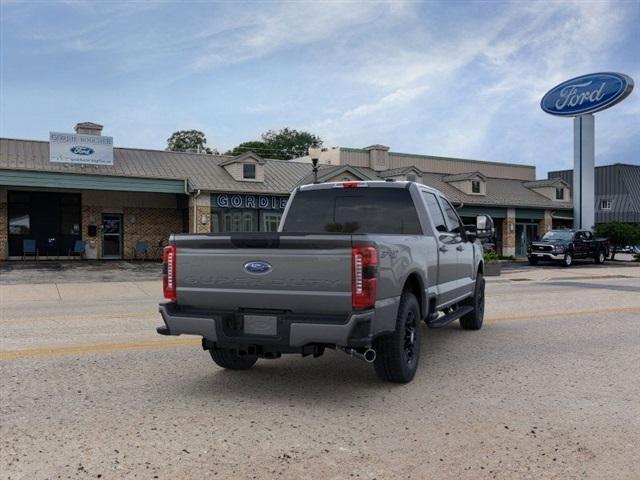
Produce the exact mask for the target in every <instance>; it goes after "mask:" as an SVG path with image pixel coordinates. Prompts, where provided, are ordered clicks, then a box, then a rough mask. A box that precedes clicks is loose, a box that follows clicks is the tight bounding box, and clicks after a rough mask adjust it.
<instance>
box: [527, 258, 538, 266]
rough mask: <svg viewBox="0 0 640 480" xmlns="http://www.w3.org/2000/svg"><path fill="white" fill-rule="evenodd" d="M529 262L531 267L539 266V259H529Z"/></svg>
mask: <svg viewBox="0 0 640 480" xmlns="http://www.w3.org/2000/svg"><path fill="white" fill-rule="evenodd" d="M527 260H529V265H537V264H538V259H537V258H536V257H527Z"/></svg>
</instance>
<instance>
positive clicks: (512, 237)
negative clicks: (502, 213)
mask: <svg viewBox="0 0 640 480" xmlns="http://www.w3.org/2000/svg"><path fill="white" fill-rule="evenodd" d="M502 255H504V256H505V257H509V256H514V257H515V255H516V209H515V208H508V209H507V218H505V219H504V220H503V221H502Z"/></svg>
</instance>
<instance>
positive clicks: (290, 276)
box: [158, 181, 493, 382]
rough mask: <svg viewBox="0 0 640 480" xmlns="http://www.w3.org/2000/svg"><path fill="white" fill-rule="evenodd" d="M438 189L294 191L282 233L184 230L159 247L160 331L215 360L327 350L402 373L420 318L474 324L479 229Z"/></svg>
mask: <svg viewBox="0 0 640 480" xmlns="http://www.w3.org/2000/svg"><path fill="white" fill-rule="evenodd" d="M476 220H477V223H476V226H475V227H470V228H469V227H467V228H464V226H463V225H462V222H461V221H460V218H459V217H458V214H457V213H456V211H455V209H454V208H453V207H452V205H451V203H450V202H449V201H448V200H447V199H446V198H445V197H444V195H443V194H442V193H440V192H439V191H437V190H434V189H432V188H429V187H426V186H424V185H419V184H416V183H413V182H380V181H373V182H342V183H325V184H317V185H306V186H303V187H299V188H298V189H296V190H295V192H294V193H293V195H292V196H291V199H290V200H289V202H288V204H287V207H286V209H285V212H284V216H283V219H282V222H281V224H280V228H279V231H278V232H277V233H233V234H213V233H206V234H179V235H173V236H172V237H171V238H170V241H169V243H170V244H169V246H167V247H166V248H165V251H164V269H165V270H164V276H163V278H164V295H165V297H166V298H167V299H168V300H169V302H167V303H163V304H160V313H161V314H162V318H163V320H164V323H165V326H163V327H160V328H158V333H160V334H163V335H180V334H192V335H200V336H202V337H203V341H202V346H203V348H204V349H205V350H208V351H209V352H210V354H211V357H212V358H213V361H214V362H215V363H216V364H218V365H219V366H221V367H224V368H228V369H232V370H243V369H248V368H250V367H252V366H253V365H254V364H255V363H256V360H257V359H258V358H265V359H271V358H277V357H280V356H281V355H282V354H283V353H299V354H302V355H303V356H304V355H313V356H315V357H317V356H320V355H322V354H323V353H324V351H325V349H326V348H335V349H338V350H341V351H343V352H345V353H347V354H349V355H351V356H353V357H357V358H360V359H363V360H365V361H367V362H370V363H373V365H374V367H375V371H376V373H377V374H378V376H379V377H380V378H381V379H383V380H386V381H392V382H408V381H410V380H411V379H412V378H413V377H414V375H415V372H416V369H417V367H418V362H419V358H420V343H421V342H420V340H421V328H420V322H421V320H424V321H425V322H426V324H427V325H428V326H429V327H433V328H436V327H442V326H444V325H447V324H449V323H450V322H452V321H454V320H457V319H459V320H460V325H461V327H462V328H463V329H465V330H478V329H480V328H481V327H482V320H483V316H484V285H485V282H484V277H483V271H484V264H483V258H482V249H481V247H480V245H479V244H478V243H477V242H476V239H477V238H481V237H484V236H488V235H491V234H492V232H493V221H492V220H491V218H490V217H487V216H484V215H482V216H479V217H477V219H476Z"/></svg>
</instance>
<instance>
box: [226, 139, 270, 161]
mask: <svg viewBox="0 0 640 480" xmlns="http://www.w3.org/2000/svg"><path fill="white" fill-rule="evenodd" d="M266 148H267V147H266V146H265V144H264V142H259V141H255V142H243V143H241V144H240V145H238V146H237V147H234V148H233V149H231V150H229V151H228V152H226V153H225V155H233V156H234V157H235V156H236V155H242V154H243V153H247V152H250V151H251V152H254V153H256V154H257V155H259V156H261V157H270V155H268V154H267V152H268V150H267V149H266Z"/></svg>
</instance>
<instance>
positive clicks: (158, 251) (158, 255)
mask: <svg viewBox="0 0 640 480" xmlns="http://www.w3.org/2000/svg"><path fill="white" fill-rule="evenodd" d="M164 246H165V243H164V238H162V239H160V240H158V243H157V244H156V253H155V258H159V259H162V252H163V251H164Z"/></svg>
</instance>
